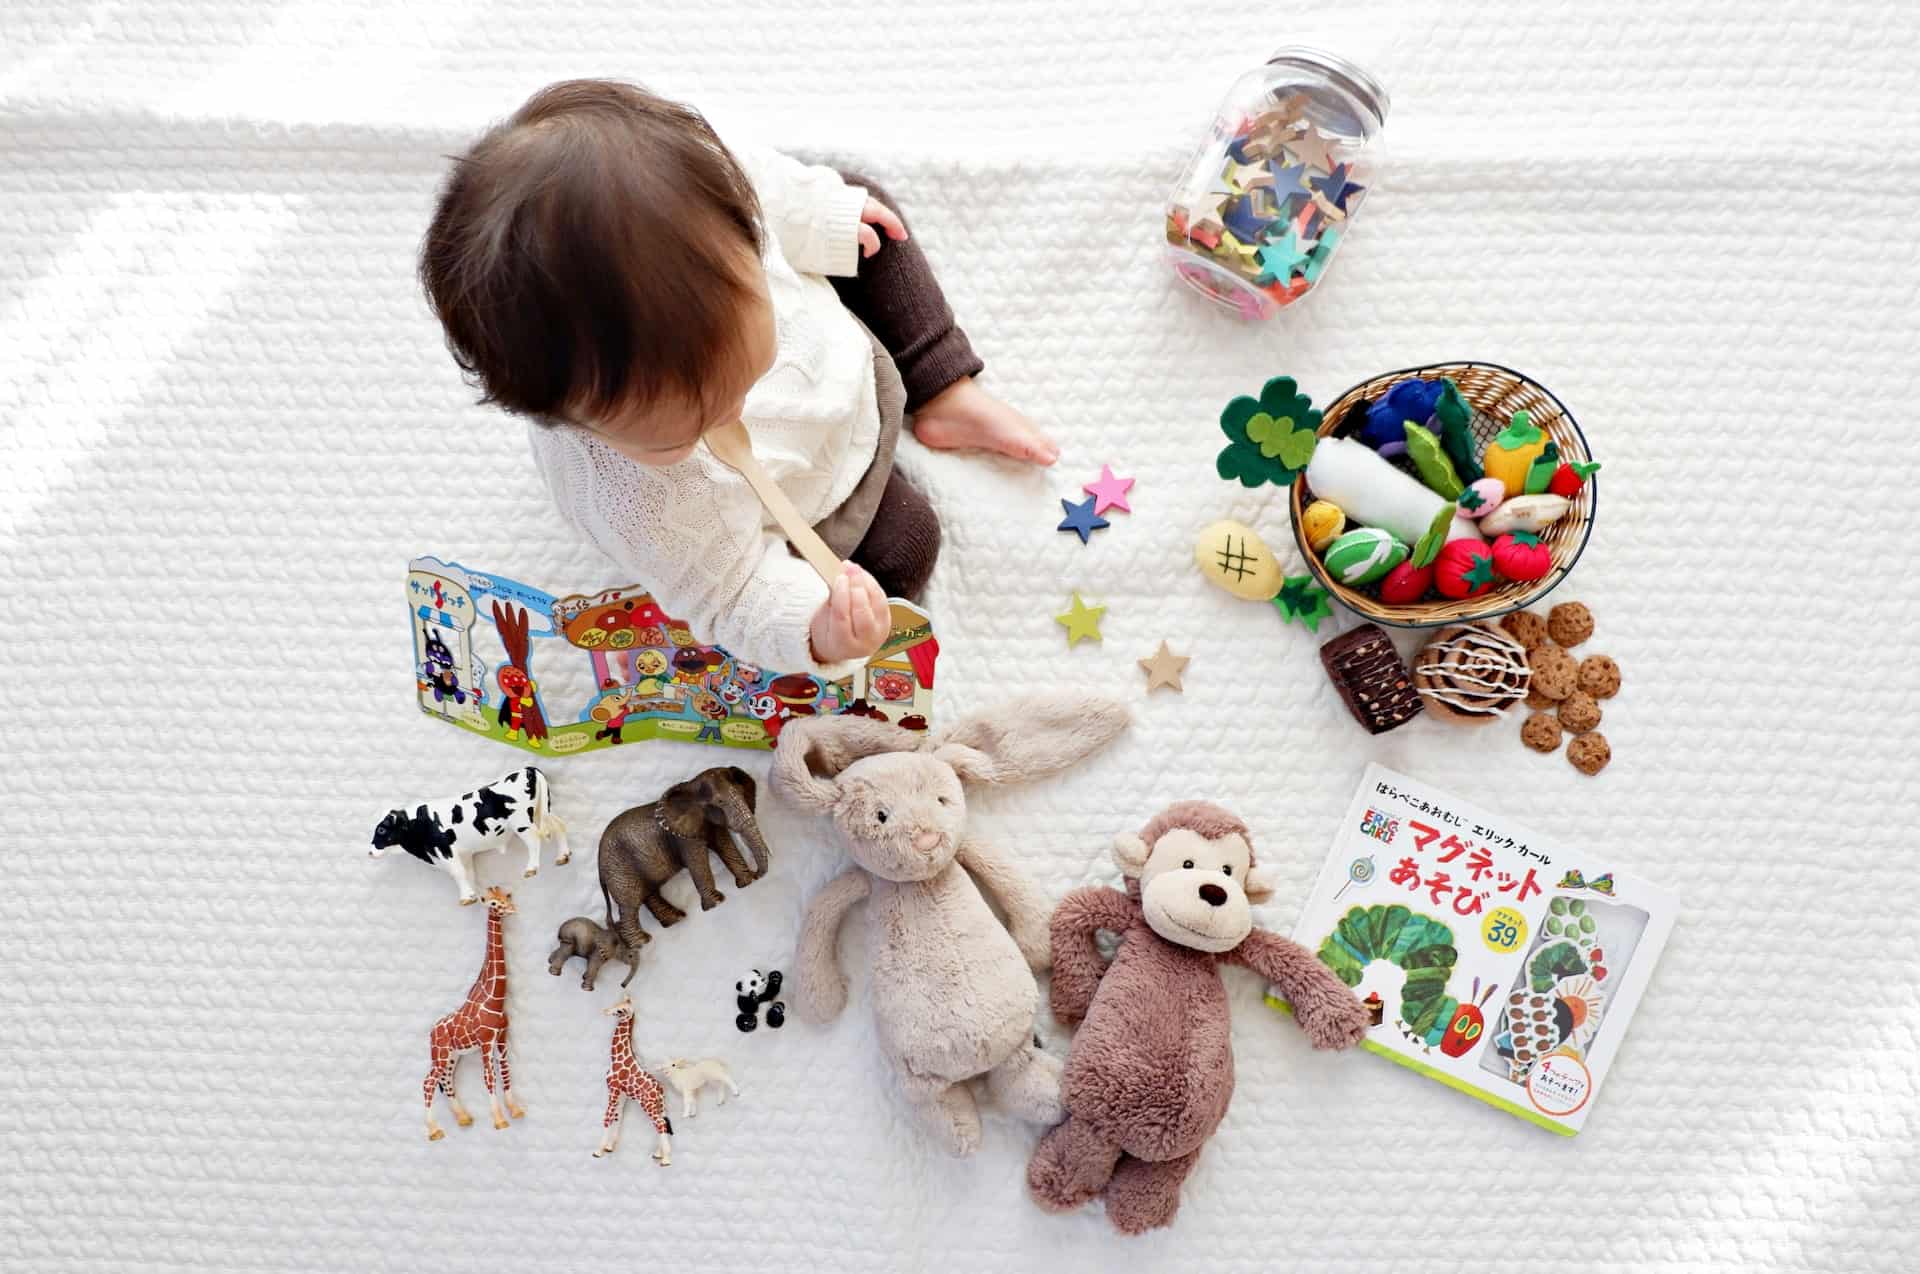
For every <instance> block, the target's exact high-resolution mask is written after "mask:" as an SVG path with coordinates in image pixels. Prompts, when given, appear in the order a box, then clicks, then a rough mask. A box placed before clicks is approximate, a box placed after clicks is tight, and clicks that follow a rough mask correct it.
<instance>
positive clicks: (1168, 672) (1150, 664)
mask: <svg viewBox="0 0 1920 1274" xmlns="http://www.w3.org/2000/svg"><path fill="white" fill-rule="evenodd" d="M1138 662H1139V664H1140V666H1141V667H1142V668H1143V669H1145V670H1146V673H1147V693H1148V694H1152V693H1153V692H1154V691H1156V690H1158V689H1159V688H1160V687H1161V686H1165V687H1167V688H1168V689H1170V690H1177V691H1179V692H1180V693H1181V694H1185V693H1186V691H1185V689H1183V688H1182V687H1181V685H1180V674H1181V673H1182V672H1184V671H1186V667H1187V664H1188V663H1189V662H1190V661H1189V658H1188V656H1186V655H1176V654H1174V653H1173V652H1172V651H1171V650H1168V649H1167V643H1166V642H1164V641H1163V642H1161V643H1160V649H1158V650H1156V651H1154V652H1153V657H1152V658H1151V659H1142V660H1139V661H1138Z"/></svg>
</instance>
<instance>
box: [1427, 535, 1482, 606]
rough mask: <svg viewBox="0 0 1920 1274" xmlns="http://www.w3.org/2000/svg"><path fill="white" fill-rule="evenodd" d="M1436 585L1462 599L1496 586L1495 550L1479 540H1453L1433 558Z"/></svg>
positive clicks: (1449, 594)
mask: <svg viewBox="0 0 1920 1274" xmlns="http://www.w3.org/2000/svg"><path fill="white" fill-rule="evenodd" d="M1433 583H1434V587H1436V588H1438V589H1439V590H1440V595H1441V596H1443V597H1451V598H1453V599H1454V600H1456V601H1458V600H1459V599H1460V598H1463V597H1478V596H1480V594H1482V593H1484V592H1486V591H1487V590H1488V589H1490V588H1492V587H1493V584H1494V573H1493V550H1492V549H1490V548H1488V547H1487V546H1486V545H1485V544H1482V543H1481V542H1480V541H1479V540H1449V541H1447V543H1446V545H1445V546H1444V547H1442V548H1441V550H1440V556H1439V557H1437V558H1435V559H1434V562H1433Z"/></svg>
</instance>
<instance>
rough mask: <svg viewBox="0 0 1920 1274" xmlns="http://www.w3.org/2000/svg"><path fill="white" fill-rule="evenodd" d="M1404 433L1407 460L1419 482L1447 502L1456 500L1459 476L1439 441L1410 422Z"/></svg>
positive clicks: (1458, 489) (1421, 426)
mask: <svg viewBox="0 0 1920 1274" xmlns="http://www.w3.org/2000/svg"><path fill="white" fill-rule="evenodd" d="M1406 432H1407V459H1409V460H1411V461H1413V467H1414V469H1415V470H1416V471H1417V472H1418V473H1419V474H1420V481H1422V482H1424V483H1426V484H1427V485H1428V486H1430V487H1432V488H1433V489H1434V490H1435V491H1437V492H1439V493H1440V494H1441V495H1443V496H1445V497H1447V499H1449V500H1453V499H1458V498H1459V495H1460V491H1461V483H1460V475H1459V474H1457V473H1455V472H1454V471H1453V461H1452V460H1450V459H1449V458H1448V457H1447V453H1446V452H1445V451H1443V450H1442V449H1441V447H1440V440H1439V439H1438V438H1436V437H1434V436H1433V433H1432V431H1431V430H1429V429H1427V428H1426V426H1424V425H1416V424H1414V423H1413V422H1412V421H1411V420H1409V421H1408V422H1407V424H1406Z"/></svg>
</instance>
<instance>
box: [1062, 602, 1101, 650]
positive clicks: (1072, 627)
mask: <svg viewBox="0 0 1920 1274" xmlns="http://www.w3.org/2000/svg"><path fill="white" fill-rule="evenodd" d="M1106 613H1107V608H1106V607H1104V606H1089V605H1087V604H1086V603H1085V602H1083V601H1081V600H1080V594H1079V593H1075V594H1073V605H1072V607H1070V608H1069V609H1067V610H1064V611H1062V612H1060V613H1059V614H1058V615H1055V616H1054V617H1053V622H1054V623H1056V624H1058V625H1060V626H1061V627H1062V628H1064V629H1066V630H1067V646H1068V648H1069V649H1071V648H1072V647H1074V646H1076V645H1078V644H1079V643H1081V642H1083V641H1088V640H1092V641H1099V640H1100V617H1101V616H1102V615H1104V614H1106Z"/></svg>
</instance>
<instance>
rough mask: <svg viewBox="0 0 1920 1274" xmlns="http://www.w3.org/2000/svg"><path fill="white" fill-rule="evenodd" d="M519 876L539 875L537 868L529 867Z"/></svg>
mask: <svg viewBox="0 0 1920 1274" xmlns="http://www.w3.org/2000/svg"><path fill="white" fill-rule="evenodd" d="M520 874H521V875H522V876H537V875H539V874H540V869H539V868H538V867H529V868H527V869H526V870H525V871H523V872H521V873H520Z"/></svg>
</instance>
